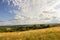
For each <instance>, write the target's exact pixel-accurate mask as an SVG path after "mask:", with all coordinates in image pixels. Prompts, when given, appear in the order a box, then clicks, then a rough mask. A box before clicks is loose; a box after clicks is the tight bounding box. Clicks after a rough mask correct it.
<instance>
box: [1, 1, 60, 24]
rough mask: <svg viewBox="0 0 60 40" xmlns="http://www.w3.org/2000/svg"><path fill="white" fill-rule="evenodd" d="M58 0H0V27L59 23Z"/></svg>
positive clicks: (59, 8)
mask: <svg viewBox="0 0 60 40" xmlns="http://www.w3.org/2000/svg"><path fill="white" fill-rule="evenodd" d="M59 11H60V1H59V0H45V1H44V0H0V25H23V24H43V23H47V24H48V23H60V12H59Z"/></svg>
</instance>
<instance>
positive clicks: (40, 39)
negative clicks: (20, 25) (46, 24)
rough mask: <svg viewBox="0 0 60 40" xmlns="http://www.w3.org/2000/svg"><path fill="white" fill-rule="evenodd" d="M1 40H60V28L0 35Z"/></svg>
mask: <svg viewBox="0 0 60 40" xmlns="http://www.w3.org/2000/svg"><path fill="white" fill-rule="evenodd" d="M0 40H60V27H51V28H45V29H37V30H29V31H22V32H6V33H4V32H3V33H0Z"/></svg>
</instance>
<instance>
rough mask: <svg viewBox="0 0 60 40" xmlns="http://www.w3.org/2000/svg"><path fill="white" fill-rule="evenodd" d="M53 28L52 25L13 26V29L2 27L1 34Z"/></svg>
mask: <svg viewBox="0 0 60 40" xmlns="http://www.w3.org/2000/svg"><path fill="white" fill-rule="evenodd" d="M48 27H51V26H50V25H48V24H46V25H39V24H37V25H24V26H12V27H2V28H0V32H15V31H26V30H35V29H42V28H48Z"/></svg>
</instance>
